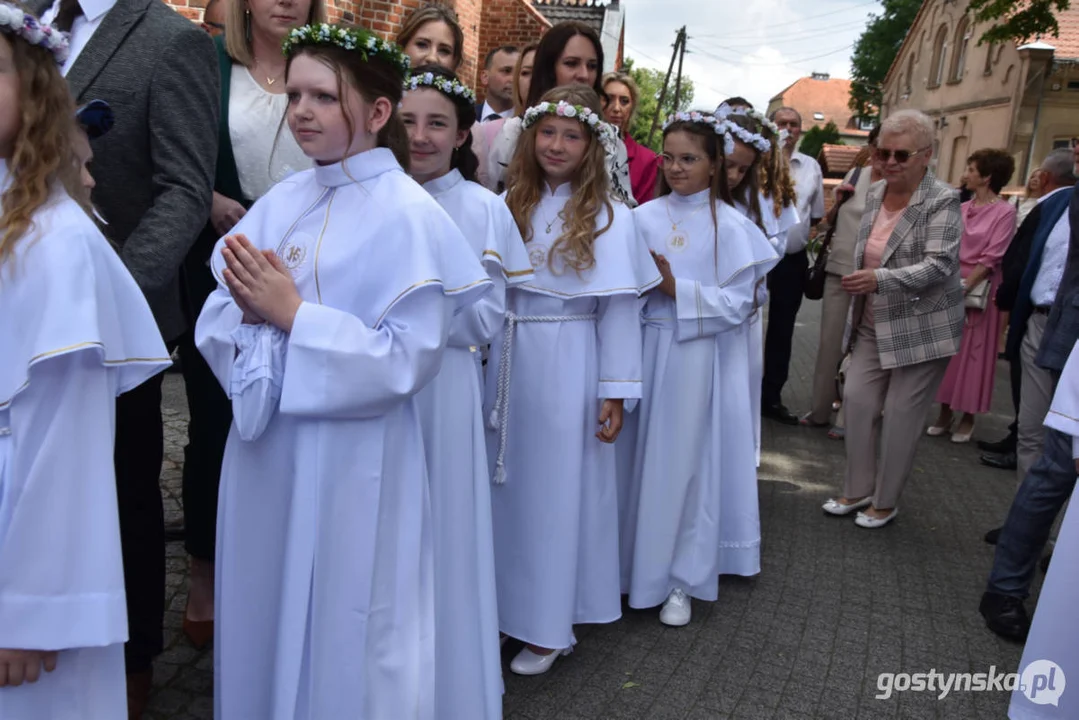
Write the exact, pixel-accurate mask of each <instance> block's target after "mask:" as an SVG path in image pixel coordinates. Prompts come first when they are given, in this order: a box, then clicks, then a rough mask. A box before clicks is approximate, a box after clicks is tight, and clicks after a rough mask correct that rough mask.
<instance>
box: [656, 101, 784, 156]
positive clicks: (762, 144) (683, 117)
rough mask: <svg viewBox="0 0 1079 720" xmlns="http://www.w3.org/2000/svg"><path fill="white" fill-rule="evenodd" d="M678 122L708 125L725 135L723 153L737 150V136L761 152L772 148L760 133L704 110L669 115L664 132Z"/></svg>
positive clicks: (715, 131) (719, 133) (717, 132)
mask: <svg viewBox="0 0 1079 720" xmlns="http://www.w3.org/2000/svg"><path fill="white" fill-rule="evenodd" d="M677 122H687V123H695V124H698V125H708V126H709V127H711V128H712V131H713V132H714V133H715V134H716V135H722V136H723V153H724V154H727V155H729V154H730V153H732V152H734V151H735V137H737V138H738V139H739V140H741V141H742V142H745V144H746V145H752V146H753V147H754V148H756V149H757V150H760V151H761V152H767V151H768V150H770V149H771V144H770V142H768V141H767V140H766V139H764V138H763V137H761V136H760V135H755V134H753V133H750V132H749V131H747V130H746V128H745V127H739V126H738V125H736V124H734V123H733V122H727V121H726V120H725V119H721V118H716V117H715V116H709V114H705V113H704V112H696V111H693V112H675V113H674V114H672V116H669V117H668V118H667V122H665V123H664V132H665V133H666V132H667V130H668V128H669V127H670V126H671V125H673V124H674V123H677Z"/></svg>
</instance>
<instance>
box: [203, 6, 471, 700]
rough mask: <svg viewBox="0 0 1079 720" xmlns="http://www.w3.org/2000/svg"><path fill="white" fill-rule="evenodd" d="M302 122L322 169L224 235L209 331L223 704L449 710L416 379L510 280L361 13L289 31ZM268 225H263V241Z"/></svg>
mask: <svg viewBox="0 0 1079 720" xmlns="http://www.w3.org/2000/svg"><path fill="white" fill-rule="evenodd" d="M286 52H287V54H288V66H287V68H288V69H287V76H286V88H287V91H288V96H289V111H288V123H289V129H290V130H291V131H292V133H293V135H294V136H295V138H296V140H297V141H298V142H299V143H300V147H302V148H303V149H304V152H305V153H307V154H308V155H309V156H310V157H311V158H312V159H313V160H315V162H316V166H315V168H314V169H312V170H308V171H305V172H301V173H297V174H295V175H292V176H291V177H289V178H288V179H286V180H284V181H282V182H281V183H279V184H278V185H276V186H275V187H274V188H273V189H271V190H270V191H269V192H268V193H267V194H266V195H265V196H264V197H263V198H262V199H260V200H259V201H258V202H256V203H255V205H254V206H253V207H252V208H251V210H250V211H249V212H248V213H247V215H245V216H244V218H243V220H241V221H240V223H239V224H238V225H237V226H236V228H235V229H234V232H235V233H236V234H235V235H234V236H230V237H226V238H225V239H224V240H222V241H221V242H220V243H218V247H217V249H215V252H214V255H213V259H212V266H213V270H214V273H215V275H216V276H217V277H218V279H219V282H220V285H219V287H218V289H217V290H216V291H215V292H214V294H213V295H211V296H210V298H209V300H208V301H207V303H206V307H205V308H204V310H203V311H202V314H201V316H200V317H199V321H198V325H197V327H196V330H195V335H196V342H197V344H198V347H199V349H200V350H201V351H202V353H203V355H204V356H205V357H206V360H207V362H208V363H209V365H210V367H211V368H213V371H214V374H215V375H216V376H217V377H218V379H219V380H220V382H221V384H222V386H223V387H224V388H225V390H226V392H227V393H228V394H229V396H230V398H231V400H232V407H233V427H232V431H231V433H230V435H229V439H228V444H227V446H226V450H225V460H224V464H223V466H222V475H221V496H220V509H219V514H218V542H217V562H216V569H217V583H216V592H217V602H216V610H217V623H216V631H217V635H216V637H215V642H214V672H215V683H214V694H215V716H216V717H219V718H223V719H225V720H231V719H232V718H260V719H261V718H266V719H268V720H269V719H273V720H292V719H295V720H321V719H322V718H371V719H372V720H374V719H376V718H378V719H381V718H410V719H418V720H435V718H439V717H441V716H440V714H439V711H438V709H437V707H436V703H435V697H434V695H435V678H434V666H435V637H434V622H435V612H434V605H435V597H434V566H433V557H432V555H433V550H432V545H433V542H434V532H433V527H432V521H431V515H430V501H429V491H428V479H427V464H426V462H425V458H424V444H423V437H422V431H421V426H420V418H419V411H418V409H417V404H416V401H415V398H414V396H415V395H416V393H418V392H419V391H420V390H421V389H422V388H423V387H424V386H425V385H427V383H429V382H430V381H431V380H432V379H433V378H434V377H435V376H436V375H437V373H438V370H439V367H440V365H441V362H442V357H443V350H444V348H445V345H446V339H447V336H448V335H449V332H450V325H451V320H452V318H453V316H454V315H455V314H456V313H458V312H459V311H462V310H463V309H464V308H467V306H468V305H469V304H470V303H472V302H475V301H476V300H477V299H479V297H480V296H481V295H482V291H484V290H489V289H490V285H491V281H490V279H489V278H488V276H487V273H486V272H484V270H483V268H482V267H481V266H480V263H479V261H478V260H477V258H476V255H475V253H474V252H473V250H472V248H471V247H470V246H469V245H468V243H467V241H465V239H464V237H462V235H461V233H460V231H459V230H458V229H457V227H456V226H455V225H454V224H453V222H452V221H451V220H450V219H449V217H447V215H446V213H445V212H444V211H443V210H442V209H441V208H440V207H438V204H437V203H436V202H435V201H434V200H432V199H431V197H430V196H429V195H428V194H427V193H426V192H424V191H423V190H422V189H421V188H420V187H419V186H418V185H417V184H416V183H415V182H414V181H413V180H412V179H410V178H409V177H408V176H407V175H406V174H405V171H404V169H403V166H407V165H408V163H409V154H408V147H407V134H406V130H405V128H404V126H403V124H402V123H401V120H400V118H399V116H398V115H397V110H396V108H397V105H398V103H400V101H401V96H402V92H403V90H402V84H403V81H404V77H403V76H404V71H405V69H406V68H407V67H408V61H407V58H406V57H405V56H404V55H403V54H402V53H401V52H400V50H399V49H398V48H397V47H396V46H395V45H392V44H390V43H386V42H384V41H382V40H380V39H379V38H378V37H377V36H375V35H374V34H372V33H370V32H368V31H366V30H363V29H356V28H343V27H337V26H326V25H319V26H306V27H304V28H299V29H296V30H293V31H292V32H291V33H290V36H289V40H288V42H287V45H286ZM248 238H250V239H248Z"/></svg>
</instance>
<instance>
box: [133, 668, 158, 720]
mask: <svg viewBox="0 0 1079 720" xmlns="http://www.w3.org/2000/svg"><path fill="white" fill-rule="evenodd" d="M153 684H154V669H153V668H150V669H149V670H143V671H142V672H136V673H128V675H127V720H141V718H142V714H143V713H144V712H145V711H146V705H147V703H149V702H150V688H152V687H153Z"/></svg>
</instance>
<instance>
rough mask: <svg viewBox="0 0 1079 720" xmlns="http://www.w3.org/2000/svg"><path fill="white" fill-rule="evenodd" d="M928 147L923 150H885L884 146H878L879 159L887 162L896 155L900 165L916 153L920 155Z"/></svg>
mask: <svg viewBox="0 0 1079 720" xmlns="http://www.w3.org/2000/svg"><path fill="white" fill-rule="evenodd" d="M928 149H929V148H927V147H924V148H922V149H921V150H914V151H911V150H884V149H882V148H876V153H877V160H880V161H881V162H882V163H886V162H888V161H889V160H891V159H892V158H893V157H894V158H895V161H896V162H897V163H899V164H900V165H903V164H904V163H906V162H907V161H908V160H910V159H911V158H912V157H914V156H915V155H920V154H922V153H924V152H925V151H926V150H928Z"/></svg>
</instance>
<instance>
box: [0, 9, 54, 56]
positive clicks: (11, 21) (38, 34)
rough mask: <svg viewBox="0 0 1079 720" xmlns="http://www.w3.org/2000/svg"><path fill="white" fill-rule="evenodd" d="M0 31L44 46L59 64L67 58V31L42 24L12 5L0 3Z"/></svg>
mask: <svg viewBox="0 0 1079 720" xmlns="http://www.w3.org/2000/svg"><path fill="white" fill-rule="evenodd" d="M0 32H3V33H6V34H9V35H15V36H16V37H20V38H22V39H23V40H25V41H26V42H28V43H30V44H31V45H36V46H37V47H43V48H45V49H46V50H48V51H49V52H51V53H52V55H53V57H54V58H56V62H57V64H59V65H62V64H63V63H64V61H65V60H67V53H68V35H67V33H65V32H60V31H59V30H57V29H55V28H53V27H52V26H50V25H42V24H41V23H39V22H38V20H37V18H35V17H34V16H33V15H31V14H29V13H25V12H23V11H22V10H20V9H19V8H17V7H15V6H13V5H8V4H7V3H0Z"/></svg>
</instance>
